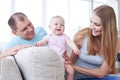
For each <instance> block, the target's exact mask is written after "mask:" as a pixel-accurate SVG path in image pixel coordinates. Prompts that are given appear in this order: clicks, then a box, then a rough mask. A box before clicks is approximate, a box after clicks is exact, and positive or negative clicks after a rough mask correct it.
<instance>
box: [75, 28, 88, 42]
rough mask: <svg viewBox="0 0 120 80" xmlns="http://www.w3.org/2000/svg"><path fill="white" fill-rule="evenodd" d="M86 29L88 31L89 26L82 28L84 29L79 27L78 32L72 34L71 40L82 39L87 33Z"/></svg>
mask: <svg viewBox="0 0 120 80" xmlns="http://www.w3.org/2000/svg"><path fill="white" fill-rule="evenodd" d="M88 31H89V28H84V29H81V30H79V31H78V32H76V34H75V35H74V37H73V40H74V39H77V38H79V39H83V38H84V37H85V36H86V35H88Z"/></svg>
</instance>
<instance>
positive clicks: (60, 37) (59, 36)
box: [35, 16, 80, 80]
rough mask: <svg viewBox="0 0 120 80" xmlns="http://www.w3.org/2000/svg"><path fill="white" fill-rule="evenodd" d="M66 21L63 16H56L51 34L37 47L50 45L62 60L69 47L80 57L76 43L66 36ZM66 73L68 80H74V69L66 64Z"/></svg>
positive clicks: (38, 43)
mask: <svg viewBox="0 0 120 80" xmlns="http://www.w3.org/2000/svg"><path fill="white" fill-rule="evenodd" d="M64 24H65V22H64V19H63V18H62V17H61V16H54V17H52V18H51V20H50V25H49V29H50V30H51V33H50V34H48V35H47V36H45V37H44V39H43V40H41V41H39V42H37V43H36V44H35V46H44V45H45V44H48V46H49V47H50V48H52V49H53V50H54V51H56V52H57V53H58V55H59V56H60V57H61V59H62V60H63V62H64V59H63V57H62V56H63V53H65V51H66V50H67V45H69V46H70V48H71V49H72V50H73V51H74V53H75V54H76V55H79V53H80V51H79V49H78V48H77V46H76V45H75V43H74V42H73V41H72V40H71V39H70V38H69V37H68V36H67V35H66V34H64V30H65V26H64ZM65 71H66V73H67V77H66V79H67V80H73V76H74V69H73V68H72V66H71V65H68V64H65Z"/></svg>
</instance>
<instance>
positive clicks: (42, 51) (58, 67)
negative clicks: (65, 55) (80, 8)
mask: <svg viewBox="0 0 120 80" xmlns="http://www.w3.org/2000/svg"><path fill="white" fill-rule="evenodd" d="M15 58H16V62H17V64H18V66H19V68H20V70H21V73H22V74H23V77H24V78H25V80H64V65H63V63H62V61H61V59H60V57H59V56H58V54H56V53H55V52H54V51H53V50H52V49H50V48H48V47H30V48H26V49H23V50H20V51H19V52H18V53H17V54H16V55H15Z"/></svg>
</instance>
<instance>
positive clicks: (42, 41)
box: [35, 40, 48, 47]
mask: <svg viewBox="0 0 120 80" xmlns="http://www.w3.org/2000/svg"><path fill="white" fill-rule="evenodd" d="M47 43H48V41H47V40H41V41H39V42H37V43H35V46H37V47H39V46H44V45H45V44H47Z"/></svg>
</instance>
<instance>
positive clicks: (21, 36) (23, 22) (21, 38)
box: [5, 12, 47, 50]
mask: <svg viewBox="0 0 120 80" xmlns="http://www.w3.org/2000/svg"><path fill="white" fill-rule="evenodd" d="M8 24H9V26H10V28H11V30H12V33H13V34H14V35H15V37H14V38H13V39H12V40H11V41H10V42H9V43H8V44H7V45H6V47H5V50H6V49H9V48H11V47H14V46H18V45H23V44H30V45H34V43H36V42H38V41H40V40H42V38H43V37H44V36H45V35H46V34H47V33H46V31H45V30H44V29H43V28H42V27H37V28H35V29H34V26H33V24H32V23H31V22H30V20H29V19H28V17H27V16H26V15H25V14H23V13H21V12H17V13H14V14H13V15H12V16H11V17H10V19H9V20H8Z"/></svg>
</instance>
